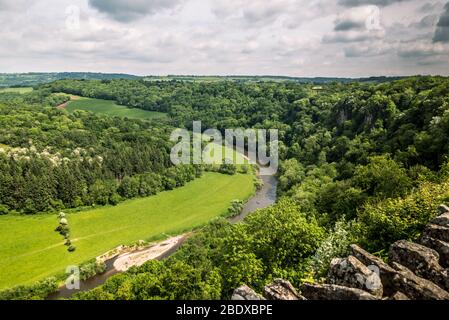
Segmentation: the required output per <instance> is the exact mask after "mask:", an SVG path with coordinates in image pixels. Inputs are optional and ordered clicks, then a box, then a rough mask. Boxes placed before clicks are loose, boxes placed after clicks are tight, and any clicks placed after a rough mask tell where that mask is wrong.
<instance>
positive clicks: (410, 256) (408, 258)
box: [390, 241, 448, 288]
mask: <svg viewBox="0 0 449 320" xmlns="http://www.w3.org/2000/svg"><path fill="white" fill-rule="evenodd" d="M439 260H440V255H439V254H438V252H436V251H435V250H433V249H430V248H427V247H425V246H423V245H420V244H417V243H413V242H409V241H398V242H396V243H394V244H393V245H392V246H391V248H390V261H391V262H396V263H398V264H401V265H403V266H405V267H406V268H408V269H410V270H411V271H413V272H414V273H415V274H416V275H417V276H420V277H423V278H425V279H428V280H430V281H432V282H434V283H436V284H438V285H439V286H440V287H442V288H447V287H448V286H447V283H446V282H448V278H447V274H446V271H445V270H444V268H443V267H442V266H441V265H440V261H439Z"/></svg>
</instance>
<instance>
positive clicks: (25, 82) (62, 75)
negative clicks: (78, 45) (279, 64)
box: [0, 72, 404, 88]
mask: <svg viewBox="0 0 449 320" xmlns="http://www.w3.org/2000/svg"><path fill="white" fill-rule="evenodd" d="M402 78H404V77H370V78H338V77H315V78H308V77H287V76H270V75H263V76H242V75H232V76H195V75H167V76H146V77H139V76H136V75H131V74H121V73H94V72H52V73H0V88H2V87H3V88H4V87H33V86H36V85H40V84H44V83H49V82H53V81H56V80H63V79H86V80H112V79H144V80H145V81H172V80H175V81H202V82H214V81H222V80H229V81H238V82H260V81H273V82H281V81H293V82H298V83H311V84H326V83H331V82H342V83H349V82H377V83H380V82H386V81H393V80H399V79H402Z"/></svg>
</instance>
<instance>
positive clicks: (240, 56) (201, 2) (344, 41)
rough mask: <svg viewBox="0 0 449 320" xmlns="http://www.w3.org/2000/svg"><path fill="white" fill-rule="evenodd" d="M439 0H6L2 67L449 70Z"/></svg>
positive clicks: (143, 71)
mask: <svg viewBox="0 0 449 320" xmlns="http://www.w3.org/2000/svg"><path fill="white" fill-rule="evenodd" d="M446 3H447V0H445V1H438V0H134V1H132V0H0V44H1V45H0V72H28V71H92V72H122V73H133V74H138V75H150V74H154V75H165V74H220V75H229V74H254V75H265V74H270V75H289V76H340V77H348V76H349V77H359V76H376V75H412V74H443V75H449V3H447V4H446Z"/></svg>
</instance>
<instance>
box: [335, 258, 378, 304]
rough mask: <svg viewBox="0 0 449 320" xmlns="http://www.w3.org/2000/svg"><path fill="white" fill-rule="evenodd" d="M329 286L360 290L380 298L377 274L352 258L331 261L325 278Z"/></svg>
mask: <svg viewBox="0 0 449 320" xmlns="http://www.w3.org/2000/svg"><path fill="white" fill-rule="evenodd" d="M327 282H328V283H329V284H335V285H341V286H346V287H350V288H356V289H361V290H364V291H367V292H369V293H371V294H372V295H374V296H376V297H379V298H382V293H383V286H382V282H381V280H380V277H379V275H378V273H376V272H374V271H373V270H370V269H369V268H368V267H366V266H365V265H364V264H363V263H362V262H360V260H358V259H357V258H356V257H354V256H349V257H348V258H346V259H339V258H336V259H333V260H332V262H331V266H330V269H329V274H328V277H327Z"/></svg>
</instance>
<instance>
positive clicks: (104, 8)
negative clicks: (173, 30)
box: [89, 0, 181, 22]
mask: <svg viewBox="0 0 449 320" xmlns="http://www.w3.org/2000/svg"><path fill="white" fill-rule="evenodd" d="M180 2H181V0H89V5H90V6H92V7H93V8H95V9H97V10H98V11H100V12H102V13H105V14H107V15H108V16H110V17H112V18H113V19H115V20H117V21H120V22H131V21H135V20H138V19H140V18H142V17H144V16H147V15H152V14H155V13H157V12H159V11H163V10H166V9H171V8H174V7H176V6H177V5H178V4H180Z"/></svg>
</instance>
